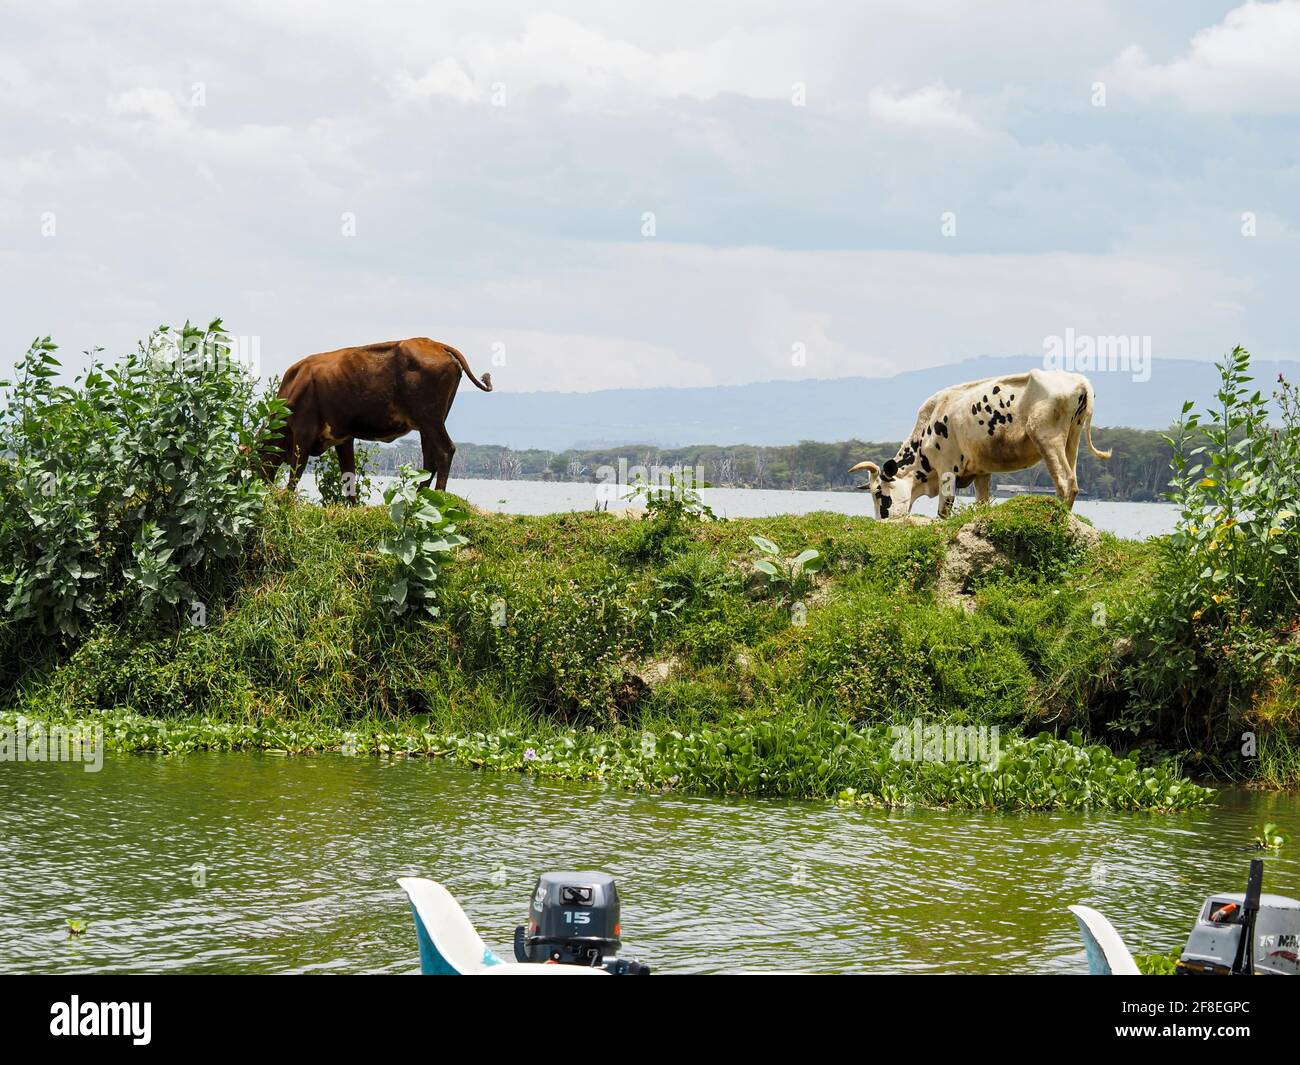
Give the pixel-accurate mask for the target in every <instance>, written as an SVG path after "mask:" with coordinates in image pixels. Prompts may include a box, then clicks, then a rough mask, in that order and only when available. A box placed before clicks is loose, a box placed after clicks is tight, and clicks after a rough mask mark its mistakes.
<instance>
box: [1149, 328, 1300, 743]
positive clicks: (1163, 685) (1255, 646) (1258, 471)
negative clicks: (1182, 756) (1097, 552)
mask: <svg viewBox="0 0 1300 1065" xmlns="http://www.w3.org/2000/svg"><path fill="white" fill-rule="evenodd" d="M1249 370H1250V356H1249V354H1248V353H1247V352H1246V351H1245V350H1244V349H1243V348H1236V349H1235V350H1234V351H1233V353H1232V354H1231V356H1229V357H1228V358H1226V359H1225V360H1224V361H1223V362H1221V363H1220V364H1219V372H1220V387H1219V391H1218V393H1217V397H1216V398H1217V402H1218V406H1217V407H1216V408H1215V409H1213V410H1209V411H1197V412H1192V404H1190V403H1189V404H1187V405H1186V406H1185V407H1184V408H1183V414H1184V417H1183V419H1182V421H1181V422H1180V424H1179V426H1178V428H1177V431H1176V436H1173V437H1170V438H1169V442H1170V444H1171V446H1172V447H1173V456H1174V457H1173V474H1174V475H1173V480H1172V481H1171V482H1170V485H1171V491H1170V498H1171V499H1172V500H1173V501H1174V502H1175V503H1177V504H1178V507H1179V511H1180V516H1179V519H1178V525H1177V529H1176V531H1175V532H1174V533H1173V534H1172V535H1170V536H1169V537H1166V538H1164V539H1163V540H1161V541H1160V542H1159V566H1158V569H1157V572H1156V575H1155V580H1154V582H1153V587H1152V588H1151V591H1150V594H1149V595H1148V596H1147V597H1146V598H1145V602H1144V604H1143V608H1142V609H1141V610H1140V611H1139V612H1138V613H1137V615H1136V617H1135V619H1134V624H1133V632H1134V636H1135V638H1136V639H1137V641H1138V645H1139V654H1138V655H1137V656H1136V657H1135V659H1134V661H1133V663H1132V665H1131V667H1130V669H1129V682H1130V685H1131V687H1132V689H1133V691H1134V695H1135V698H1134V700H1133V709H1132V713H1133V715H1134V716H1135V717H1136V718H1137V724H1138V725H1139V726H1141V727H1145V728H1148V729H1150V730H1151V731H1153V732H1155V733H1156V734H1159V735H1163V736H1167V737H1173V738H1175V739H1176V740H1177V741H1180V742H1183V743H1185V744H1187V745H1188V746H1195V747H1196V748H1197V749H1202V750H1206V751H1207V752H1208V754H1209V755H1210V757H1217V756H1219V755H1220V754H1224V755H1227V756H1228V757H1231V758H1233V760H1234V761H1235V755H1236V752H1237V747H1238V746H1239V742H1240V734H1241V731H1242V725H1243V720H1244V718H1245V717H1246V716H1247V715H1248V714H1249V713H1250V711H1251V708H1252V706H1253V705H1254V703H1255V702H1256V700H1257V699H1258V698H1259V696H1260V695H1261V693H1262V692H1263V691H1264V690H1265V689H1266V688H1268V687H1269V686H1270V685H1271V684H1273V683H1275V681H1277V680H1278V679H1279V678H1280V679H1282V680H1283V681H1287V680H1292V681H1293V680H1295V679H1296V678H1297V677H1300V645H1297V643H1296V641H1295V640H1294V639H1292V638H1291V637H1292V632H1293V629H1294V626H1295V619H1296V616H1297V613H1300V611H1298V610H1297V605H1298V603H1300V600H1298V599H1297V594H1298V593H1300V519H1298V518H1297V514H1300V403H1298V401H1297V394H1296V390H1295V387H1294V386H1293V385H1291V384H1290V383H1288V382H1286V381H1283V380H1281V379H1279V388H1278V390H1277V392H1276V394H1275V398H1276V400H1277V407H1278V410H1279V412H1280V418H1279V420H1278V423H1277V424H1276V425H1272V426H1270V425H1269V424H1268V422H1267V420H1266V417H1267V403H1266V401H1265V399H1264V396H1263V395H1262V394H1261V393H1260V392H1259V391H1258V390H1256V389H1254V388H1253V387H1252V385H1251V380H1252V379H1251V377H1250V376H1249ZM1298 709H1300V708H1293V712H1292V714H1291V715H1290V718H1289V720H1287V719H1282V720H1279V721H1276V722H1275V724H1276V725H1279V726H1282V727H1285V728H1288V729H1289V730H1290V731H1291V732H1292V734H1293V735H1295V734H1296V732H1297V730H1300V721H1297V714H1296V713H1295V712H1294V711H1295V710H1298Z"/></svg>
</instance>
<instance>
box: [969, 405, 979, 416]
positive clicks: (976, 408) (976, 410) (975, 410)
mask: <svg viewBox="0 0 1300 1065" xmlns="http://www.w3.org/2000/svg"><path fill="white" fill-rule="evenodd" d="M970 412H971V413H972V414H978V413H979V412H980V405H979V404H978V403H972V404H971V405H970Z"/></svg>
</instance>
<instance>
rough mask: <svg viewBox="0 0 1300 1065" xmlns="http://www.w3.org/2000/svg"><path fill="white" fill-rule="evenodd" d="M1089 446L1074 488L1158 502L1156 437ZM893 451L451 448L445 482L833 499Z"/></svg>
mask: <svg viewBox="0 0 1300 1065" xmlns="http://www.w3.org/2000/svg"><path fill="white" fill-rule="evenodd" d="M1093 442H1094V443H1095V444H1096V445H1097V447H1098V448H1099V449H1101V450H1103V451H1105V450H1113V452H1114V455H1113V457H1112V458H1111V460H1110V461H1109V462H1103V461H1101V460H1100V459H1097V458H1094V457H1093V455H1092V453H1091V452H1090V451H1089V450H1088V448H1087V446H1086V444H1085V445H1082V446H1081V447H1080V448H1079V464H1078V473H1079V487H1080V489H1081V491H1082V493H1083V494H1084V495H1087V496H1091V497H1093V498H1096V499H1113V500H1131V501H1138V502H1140V501H1150V500H1158V499H1161V498H1163V493H1164V492H1165V490H1166V486H1167V485H1168V482H1169V476H1170V470H1169V461H1170V458H1171V455H1172V450H1171V448H1170V446H1169V444H1168V443H1167V442H1166V441H1165V439H1164V434H1162V433H1161V432H1159V431H1156V430H1148V429H1115V428H1110V429H1108V428H1102V427H1095V428H1094V429H1093ZM897 451H898V443H897V442H893V441H890V442H881V443H871V442H867V441H862V440H844V441H840V442H838V443H831V444H824V443H819V442H818V441H815V440H804V441H801V442H800V443H798V444H790V445H786V446H783V447H755V446H753V445H751V444H726V445H718V444H697V445H693V446H690V447H677V448H657V447H651V446H649V445H644V444H641V445H637V444H629V445H625V446H622V447H607V448H580V449H571V450H568V451H542V450H537V449H523V450H520V449H515V448H508V447H503V446H501V445H498V444H458V445H457V449H456V459H455V462H454V463H453V464H452V467H451V475H452V477H473V478H482V479H488V480H509V481H594V480H596V473H597V470H599V469H600V467H602V466H613V467H617V466H618V463H619V460H620V459H623V460H625V461H626V463H627V465H628V466H629V467H632V466H638V465H640V466H677V465H681V466H687V467H691V468H694V467H697V466H700V467H703V469H704V480H705V481H706V482H707V483H708V484H710V485H715V486H718V487H735V488H773V489H796V490H798V489H803V490H811V491H824V492H825V491H838V490H848V489H853V488H856V487H857V486H858V485H859V484H860V483H861V480H860V478H859V477H858V475H857V474H853V475H850V474H849V473H848V469H849V467H850V466H853V465H854V464H855V463H858V462H861V461H862V460H864V459H871V460H873V461H875V462H879V463H883V462H884V461H885V460H886V459H888V458H892V457H893V456H894V455H895V454H896V453H897ZM420 461H421V455H420V447H419V443H418V441H417V440H415V439H414V438H412V439H409V440H403V441H400V442H399V443H397V444H395V445H393V446H391V447H379V448H376V449H375V450H374V452H373V463H372V468H373V470H374V472H375V473H380V474H386V473H393V472H394V471H396V469H397V468H398V467H399V466H401V465H402V464H403V463H408V462H409V463H412V464H413V465H416V466H418V465H419V464H420ZM993 481H994V484H1020V485H1037V486H1042V487H1045V488H1050V487H1051V485H1052V481H1051V478H1050V477H1049V476H1048V475H1047V470H1046V469H1045V468H1044V467H1043V465H1042V464H1041V463H1039V464H1038V465H1037V466H1034V467H1032V468H1031V469H1028V470H1020V471H1018V472H1016V473H1000V474H996V475H994V478H993Z"/></svg>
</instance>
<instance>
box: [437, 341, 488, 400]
mask: <svg viewBox="0 0 1300 1065" xmlns="http://www.w3.org/2000/svg"><path fill="white" fill-rule="evenodd" d="M443 347H445V348H446V349H447V353H448V354H449V355H451V357H452V358H453V359H455V360H456V361H457V362H458V363H460V368H461V369H462V370H464V371H465V376H466V377H468V378H469V379H470V380H471V381H473V382H474V385H475V387H477V388H481V389H482V390H483V391H484V392H491V391H492V375H491V374H490V373H485V374H484V375H483V380H482V381H480V380H479V379H478V378H477V377H475V376H474V371H473V370H471V369H470V368H469V362H468V360H466V358H465V356H464V355H462V354H461V353H460V352H459V351H457V350H456V349H455V348H453V347H452V346H451V345H450V344H444V345H443Z"/></svg>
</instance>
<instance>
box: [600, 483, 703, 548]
mask: <svg viewBox="0 0 1300 1065" xmlns="http://www.w3.org/2000/svg"><path fill="white" fill-rule="evenodd" d="M630 499H631V500H632V501H635V500H637V499H644V500H645V513H644V514H643V515H642V516H641V520H640V521H639V522H637V523H636V525H634V526H633V527H632V531H631V533H630V542H629V543H628V545H627V546H626V547H625V549H624V551H623V554H624V557H626V558H627V559H628V560H629V561H633V562H659V561H663V560H664V559H666V558H670V557H672V556H673V555H676V554H680V553H681V552H683V551H685V550H686V549H687V547H688V546H689V544H690V534H689V529H690V526H691V525H692V524H694V523H698V522H702V521H717V520H718V518H717V516H716V515H715V514H714V513H713V509H712V508H711V507H710V506H709V505H708V504H707V503H705V502H704V500H703V499H701V498H700V494H699V492H697V491H696V490H695V488H694V487H693V484H692V482H690V481H687V480H683V479H681V478H679V477H677V475H676V474H669V475H668V480H667V483H666V484H660V485H654V484H649V483H647V482H645V481H640V482H638V483H637V484H636V485H635V486H634V489H633V492H632V495H631V496H630Z"/></svg>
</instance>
